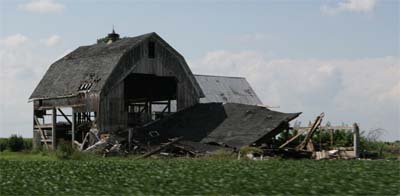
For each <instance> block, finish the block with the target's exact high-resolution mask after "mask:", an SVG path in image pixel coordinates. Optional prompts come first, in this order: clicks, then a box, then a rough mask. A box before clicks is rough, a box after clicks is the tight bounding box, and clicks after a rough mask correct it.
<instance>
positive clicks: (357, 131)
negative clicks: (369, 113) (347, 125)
mask: <svg viewBox="0 0 400 196" xmlns="http://www.w3.org/2000/svg"><path fill="white" fill-rule="evenodd" d="M353 143H354V144H353V149H354V157H356V158H359V157H360V148H359V147H360V128H359V127H358V125H357V123H354V124H353Z"/></svg>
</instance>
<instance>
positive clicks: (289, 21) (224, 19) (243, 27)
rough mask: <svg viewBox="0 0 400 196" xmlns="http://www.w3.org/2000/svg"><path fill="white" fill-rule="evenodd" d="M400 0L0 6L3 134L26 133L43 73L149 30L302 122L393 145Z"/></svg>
mask: <svg viewBox="0 0 400 196" xmlns="http://www.w3.org/2000/svg"><path fill="white" fill-rule="evenodd" d="M399 18H400V1H398V0H281V1H278V0H269V1H268V0H266V1H257V0H249V1H244V0H232V1H227V0H215V1H212V0H204V1H193V0H188V1H183V0H172V1H161V0H159V1H151V0H150V1H128V0H113V1H107V0H85V1H81V0H68V1H57V0H20V1H18V0H0V63H1V65H0V66H1V67H0V92H1V95H0V137H8V136H9V135H11V134H13V133H15V134H20V135H22V136H24V137H32V107H33V106H32V103H29V102H28V98H29V96H30V94H31V93H32V92H33V90H34V88H35V86H36V85H37V84H38V83H39V81H40V79H41V78H42V77H43V75H44V73H45V72H46V70H47V69H48V67H49V66H50V65H51V63H53V62H54V61H56V60H57V59H59V58H61V57H63V56H64V55H66V54H68V53H69V52H71V51H73V50H74V49H76V48H78V47H79V46H82V45H91V44H94V43H95V42H96V39H98V38H100V37H104V36H105V35H106V34H107V33H110V32H111V30H112V28H113V26H114V27H115V30H116V32H117V33H119V34H120V35H121V36H122V37H132V36H137V35H141V34H144V33H149V32H156V33H157V34H159V35H160V36H161V37H162V38H163V39H165V40H166V41H167V42H168V43H169V44H170V45H172V46H173V47H174V48H175V49H176V50H177V51H179V52H180V53H181V54H182V55H183V56H184V57H185V59H186V61H187V62H188V64H189V66H190V68H191V69H192V71H193V72H194V73H196V74H210V75H224V76H243V77H246V78H247V80H248V81H249V83H250V84H251V85H252V87H253V89H254V90H255V91H256V93H257V94H258V96H259V97H260V98H261V100H262V102H263V103H264V104H265V105H268V106H274V110H278V111H282V112H303V114H302V115H301V116H300V117H299V118H298V119H297V120H299V121H301V122H302V123H303V125H306V124H308V122H309V121H310V120H314V119H315V117H316V116H317V115H319V114H320V113H321V112H324V113H325V118H324V121H323V124H324V123H326V122H328V121H329V122H330V123H331V124H332V125H342V124H348V125H351V124H352V123H354V122H357V123H358V124H359V125H360V128H361V130H363V131H365V133H368V131H371V130H377V129H379V130H382V134H381V135H380V139H381V140H385V141H394V140H400V39H399V33H400V32H399V31H400V23H399Z"/></svg>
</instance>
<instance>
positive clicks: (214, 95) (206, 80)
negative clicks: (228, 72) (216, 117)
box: [194, 75, 262, 105]
mask: <svg viewBox="0 0 400 196" xmlns="http://www.w3.org/2000/svg"><path fill="white" fill-rule="evenodd" d="M194 76H195V78H196V80H197V82H198V83H199V85H200V87H201V89H202V90H203V92H204V94H205V97H204V98H201V99H200V102H201V103H211V102H220V103H241V104H248V105H262V102H261V100H260V99H259V98H258V97H257V95H256V93H255V92H254V90H253V89H252V88H251V86H250V84H249V83H248V82H247V80H246V78H242V77H227V76H210V75H194Z"/></svg>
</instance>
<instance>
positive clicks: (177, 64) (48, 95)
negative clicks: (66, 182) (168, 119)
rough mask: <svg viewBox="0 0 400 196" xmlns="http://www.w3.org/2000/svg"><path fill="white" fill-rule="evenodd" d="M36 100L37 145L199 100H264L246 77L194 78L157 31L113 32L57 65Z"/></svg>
mask: <svg viewBox="0 0 400 196" xmlns="http://www.w3.org/2000/svg"><path fill="white" fill-rule="evenodd" d="M29 100H30V101H31V102H33V135H34V145H35V146H37V145H40V144H46V145H48V146H50V147H53V148H55V147H56V144H57V141H58V140H60V139H63V140H67V141H78V142H82V141H83V140H84V136H85V134H86V132H87V131H88V130H89V129H90V127H93V126H96V128H97V129H98V130H100V131H104V132H109V133H111V132H115V131H118V130H124V129H127V128H130V127H138V126H142V125H144V124H146V123H148V122H150V121H153V120H155V119H159V118H162V117H163V116H165V115H168V114H170V113H172V112H176V111H181V110H183V109H185V108H189V107H191V106H194V105H196V104H198V103H200V102H201V103H208V102H231V103H239V104H248V105H261V104H262V103H261V101H260V99H259V98H258V97H257V95H256V94H255V92H254V91H253V89H252V88H251V87H250V85H249V83H248V82H247V81H246V79H245V78H239V77H223V76H206V75H194V74H193V73H192V71H191V70H190V68H189V66H188V65H187V63H186V61H185V59H184V57H183V56H182V55H181V54H180V53H179V52H177V51H176V50H175V49H174V48H173V47H171V46H170V45H169V44H168V43H167V42H166V41H165V40H163V39H162V38H161V37H160V36H159V35H157V34H156V33H148V34H144V35H140V36H136V37H129V38H120V36H119V34H117V33H115V32H114V30H113V32H112V33H110V34H108V36H106V37H105V38H102V39H99V40H97V43H96V44H93V45H89V46H81V47H78V48H77V49H76V50H74V51H72V52H71V53H69V54H67V55H65V56H64V57H63V58H61V59H59V60H57V61H56V62H54V63H53V64H52V65H51V66H50V67H49V69H48V70H47V72H46V73H45V75H44V76H43V78H42V79H41V81H40V82H39V84H38V85H37V87H36V88H35V89H34V91H33V93H32V94H31V96H30V98H29ZM66 111H70V112H69V113H68V112H66Z"/></svg>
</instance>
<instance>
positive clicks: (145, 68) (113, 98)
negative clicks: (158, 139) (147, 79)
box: [99, 38, 200, 131]
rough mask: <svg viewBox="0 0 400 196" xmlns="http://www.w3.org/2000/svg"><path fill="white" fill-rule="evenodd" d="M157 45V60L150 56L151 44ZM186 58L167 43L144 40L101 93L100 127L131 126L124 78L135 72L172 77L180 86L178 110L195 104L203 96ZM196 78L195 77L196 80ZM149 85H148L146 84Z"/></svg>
mask: <svg viewBox="0 0 400 196" xmlns="http://www.w3.org/2000/svg"><path fill="white" fill-rule="evenodd" d="M149 41H152V42H155V58H149V57H148V52H149V51H148V42H149ZM183 63H185V62H184V59H183V58H182V57H179V56H177V55H176V54H174V53H173V51H171V49H169V48H168V47H166V46H165V44H164V43H162V42H161V41H159V40H158V39H155V38H150V39H149V40H146V41H143V42H142V43H141V44H139V45H137V46H135V47H134V48H133V49H132V50H131V51H129V52H127V53H126V54H125V55H124V56H123V57H122V58H121V60H120V62H119V65H118V66H117V67H116V68H115V70H114V71H113V72H112V74H111V75H110V77H109V78H108V80H107V82H106V85H105V87H104V88H103V90H102V93H101V95H100V96H101V100H100V112H99V120H100V122H99V124H100V129H101V130H104V131H108V130H115V129H118V128H126V127H127V121H126V120H127V119H126V118H127V111H126V110H127V108H126V107H125V106H124V104H125V103H124V100H123V98H124V88H123V86H124V79H125V78H126V76H128V75H129V74H131V73H141V74H154V75H157V76H172V77H175V78H176V79H177V81H178V83H177V110H182V109H184V108H187V107H190V106H193V105H195V104H196V103H198V102H199V99H200V95H198V93H196V91H195V87H194V85H193V83H192V82H191V81H190V78H189V76H191V77H193V75H192V73H191V72H190V70H189V71H188V70H185V69H184V66H183ZM193 79H194V77H193ZM143 85H146V84H143Z"/></svg>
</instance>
